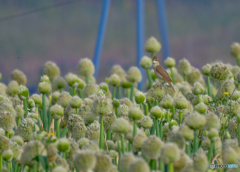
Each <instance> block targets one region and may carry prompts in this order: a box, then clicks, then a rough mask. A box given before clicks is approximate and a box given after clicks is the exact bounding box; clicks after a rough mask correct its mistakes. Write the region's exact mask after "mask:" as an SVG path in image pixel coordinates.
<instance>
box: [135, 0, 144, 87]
mask: <svg viewBox="0 0 240 172" xmlns="http://www.w3.org/2000/svg"><path fill="white" fill-rule="evenodd" d="M144 11H145V10H144V0H137V67H138V68H139V69H140V71H141V73H142V76H143V79H142V82H140V83H139V84H138V89H141V88H142V85H143V82H144V78H145V77H144V76H145V73H144V72H145V71H144V70H143V68H142V67H141V66H140V64H139V63H140V60H141V58H142V57H143V55H144V40H145V38H144Z"/></svg>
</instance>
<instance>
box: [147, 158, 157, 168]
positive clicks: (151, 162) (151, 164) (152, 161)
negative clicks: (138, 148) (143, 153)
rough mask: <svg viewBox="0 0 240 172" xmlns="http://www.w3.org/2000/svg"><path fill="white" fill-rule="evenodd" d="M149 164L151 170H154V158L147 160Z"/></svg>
mask: <svg viewBox="0 0 240 172" xmlns="http://www.w3.org/2000/svg"><path fill="white" fill-rule="evenodd" d="M149 165H150V167H151V170H156V160H155V159H151V160H150V162H149Z"/></svg>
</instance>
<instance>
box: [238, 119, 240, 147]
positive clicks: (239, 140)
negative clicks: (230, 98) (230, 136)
mask: <svg viewBox="0 0 240 172" xmlns="http://www.w3.org/2000/svg"><path fill="white" fill-rule="evenodd" d="M238 147H240V122H239V123H238Z"/></svg>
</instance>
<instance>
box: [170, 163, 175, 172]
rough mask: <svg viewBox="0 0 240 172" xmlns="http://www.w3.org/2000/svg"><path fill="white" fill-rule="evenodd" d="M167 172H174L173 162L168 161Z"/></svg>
mask: <svg viewBox="0 0 240 172" xmlns="http://www.w3.org/2000/svg"><path fill="white" fill-rule="evenodd" d="M169 172H174V168H173V162H170V163H169Z"/></svg>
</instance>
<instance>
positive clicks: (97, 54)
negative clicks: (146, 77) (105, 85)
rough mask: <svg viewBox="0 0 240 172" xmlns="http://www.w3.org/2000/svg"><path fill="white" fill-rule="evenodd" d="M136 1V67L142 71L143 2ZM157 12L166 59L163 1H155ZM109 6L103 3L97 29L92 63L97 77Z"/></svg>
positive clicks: (166, 35) (140, 0) (165, 27)
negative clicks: (140, 63)
mask: <svg viewBox="0 0 240 172" xmlns="http://www.w3.org/2000/svg"><path fill="white" fill-rule="evenodd" d="M136 1H137V28H136V29H137V66H138V67H139V69H140V70H141V72H142V73H143V71H142V68H141V67H140V65H139V62H140V60H141V58H142V56H143V55H144V39H145V38H144V0H136ZM156 5H157V10H158V19H159V26H160V33H161V42H162V47H163V57H164V59H166V58H167V57H168V56H169V43H168V33H167V26H166V16H165V3H164V0H156ZM109 6H110V0H104V1H103V7H102V12H101V18H100V24H99V28H98V36H97V42H96V47H95V53H94V58H93V63H94V65H95V71H96V72H95V74H94V76H95V77H97V74H98V68H99V61H100V54H101V50H102V45H103V39H104V34H105V28H106V23H107V16H108V11H109ZM142 84H143V82H141V83H140V84H139V85H138V88H139V89H141V87H142Z"/></svg>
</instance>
